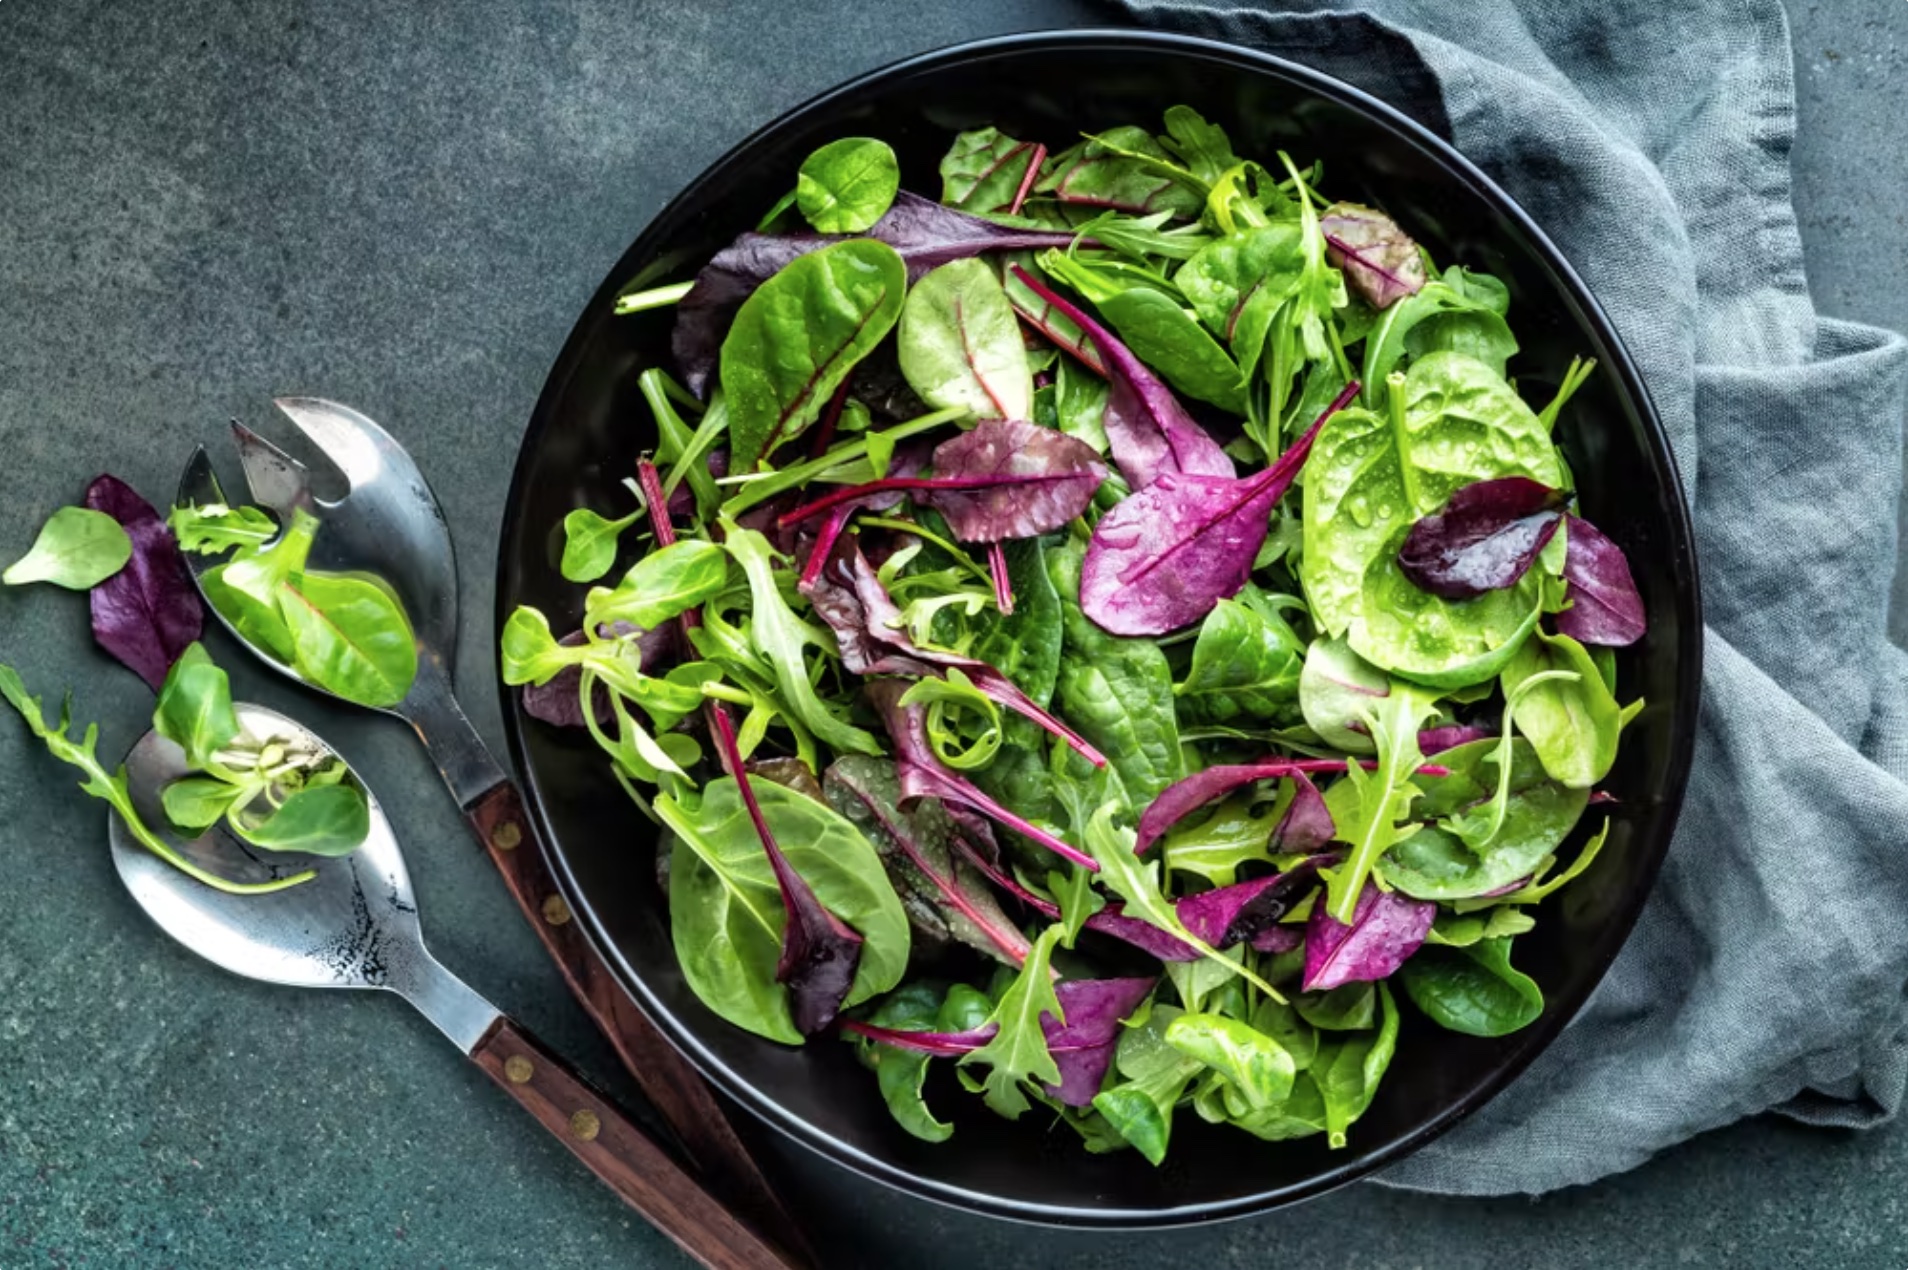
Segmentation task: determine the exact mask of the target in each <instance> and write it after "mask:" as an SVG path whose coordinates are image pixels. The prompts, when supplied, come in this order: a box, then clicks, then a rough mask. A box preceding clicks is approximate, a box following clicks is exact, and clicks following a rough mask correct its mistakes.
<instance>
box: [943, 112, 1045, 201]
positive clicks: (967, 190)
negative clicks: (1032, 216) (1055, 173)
mask: <svg viewBox="0 0 1908 1270" xmlns="http://www.w3.org/2000/svg"><path fill="white" fill-rule="evenodd" d="M1046 157H1047V148H1046V147H1045V146H1043V145H1041V144H1039V143H1038V142H1034V141H1016V140H1014V139H1013V138H1012V137H1010V136H1008V135H1007V134H1006V133H1004V132H1002V131H1001V130H1000V129H998V128H977V129H974V130H973V131H971V132H963V133H961V134H960V135H959V136H957V137H955V138H954V144H953V146H952V147H950V148H949V149H948V152H947V154H946V155H945V156H943V157H942V159H941V202H943V203H945V204H947V205H948V206H949V207H958V208H961V209H962V210H964V211H969V212H980V213H985V212H997V211H1001V210H1003V209H1005V210H1007V211H1009V212H1017V211H1019V210H1020V204H1021V202H1022V201H1024V200H1025V199H1026V197H1027V192H1028V191H1029V190H1031V189H1032V188H1033V183H1034V180H1035V178H1036V177H1037V176H1038V175H1039V172H1040V165H1041V164H1042V163H1043V162H1044V161H1045V160H1046Z"/></svg>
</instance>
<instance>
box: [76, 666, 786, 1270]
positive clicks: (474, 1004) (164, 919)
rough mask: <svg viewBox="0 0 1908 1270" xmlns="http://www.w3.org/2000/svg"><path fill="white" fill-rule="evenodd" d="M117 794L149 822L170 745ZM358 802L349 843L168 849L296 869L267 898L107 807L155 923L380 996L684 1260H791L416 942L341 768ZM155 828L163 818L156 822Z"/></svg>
mask: <svg viewBox="0 0 1908 1270" xmlns="http://www.w3.org/2000/svg"><path fill="white" fill-rule="evenodd" d="M235 711H236V713H237V715H238V718H239V722H240V724H241V726H242V727H243V728H244V730H245V731H246V732H247V733H249V734H250V735H252V736H253V737H256V738H258V739H259V740H261V741H266V742H271V741H282V742H285V743H286V744H287V745H288V746H292V747H297V748H309V749H316V750H320V751H325V750H328V747H326V746H325V744H324V742H323V741H322V740H320V739H319V738H318V737H317V736H316V735H315V734H313V733H312V732H310V731H309V730H307V729H305V728H303V727H301V726H300V725H299V724H297V723H296V722H294V721H293V720H291V719H288V718H286V717H285V716H284V715H281V714H278V713H277V712H276V711H272V710H267V709H265V708H263V707H261V706H255V705H250V704H246V703H237V704H236V705H235ZM125 771H126V775H127V782H128V788H129V790H130V792H131V795H132V799H133V805H134V807H135V809H136V810H137V811H138V812H139V813H140V816H141V818H142V819H144V820H146V822H147V823H148V824H150V825H153V826H155V828H156V827H158V826H163V825H165V824H166V823H167V820H166V816H165V813H164V810H163V808H162V806H161V803H160V792H161V790H163V789H164V787H165V786H166V784H167V783H168V782H170V781H172V780H175V779H177V778H178V777H181V776H183V775H185V774H186V772H187V765H186V762H185V755H184V753H183V752H182V751H181V750H180V749H179V747H178V746H176V745H174V744H173V743H172V742H170V741H168V740H166V739H164V738H163V737H161V736H160V735H159V734H158V733H157V732H147V733H146V735H145V736H143V737H142V738H140V740H139V741H138V742H137V743H136V744H135V745H134V746H133V748H132V750H131V752H130V753H128V754H127V756H126V767H125ZM351 775H352V777H353V779H355V780H356V781H357V784H358V785H359V787H360V788H361V789H363V791H364V795H365V801H366V802H367V804H368V805H369V808H370V823H371V827H370V832H369V834H368V835H367V836H366V838H365V840H364V843H363V845H362V846H360V847H359V848H358V849H357V850H356V851H354V852H352V853H351V854H350V855H347V856H341V857H307V856H302V855H287V856H282V857H273V856H272V855H271V854H270V853H266V854H265V857H264V858H261V855H260V854H259V853H255V852H253V851H251V850H250V849H249V848H247V847H246V846H245V844H243V843H241V842H240V841H239V840H238V839H237V838H235V837H234V836H232V834H231V832H230V831H229V830H227V829H225V828H223V827H222V826H221V827H218V828H215V829H213V830H211V831H208V832H207V833H205V834H203V835H201V836H200V837H199V838H197V839H195V840H193V841H191V842H187V843H182V844H178V849H179V851H180V853H181V854H182V855H185V856H186V857H187V858H188V859H191V860H192V861H193V862H194V863H196V864H198V865H200V866H202V867H206V868H210V869H215V870H217V871H218V872H219V873H221V874H223V875H225V876H228V877H231V878H233V879H235V880H238V881H246V882H257V881H266V880H269V879H273V878H280V877H285V876H289V875H290V874H292V873H295V872H298V871H302V870H304V869H307V868H309V869H311V870H313V872H314V873H315V876H314V877H312V878H311V880H309V881H307V882H303V883H300V884H299V885H297V886H293V887H290V888H288V889H286V890H282V891H276V892H272V893H270V894H267V895H231V894H227V893H225V892H223V891H219V890H215V889H214V888H212V887H209V886H206V885H204V884H203V883H201V882H198V881H196V880H194V879H193V878H191V877H189V876H187V875H186V874H185V873H182V872H181V871H179V870H178V869H177V868H174V867H173V866H172V865H170V864H168V863H166V862H165V861H164V860H161V859H160V858H159V857H158V856H156V855H154V854H153V853H152V852H150V851H148V850H147V849H146V848H145V847H144V846H142V845H141V844H140V843H139V842H138V840H137V839H135V838H134V837H133V836H132V834H131V833H130V832H129V831H128V830H127V829H126V827H125V824H124V822H123V821H122V820H121V819H120V818H119V817H118V816H116V815H109V816H108V820H109V823H110V825H111V838H112V853H113V864H114V867H115V868H116V869H117V870H118V872H119V876H120V880H121V881H122V882H124V883H125V884H126V889H127V890H128V891H130V892H131V893H132V896H133V899H134V900H135V901H136V902H137V903H138V904H139V906H140V907H141V908H142V909H144V910H145V911H146V914H147V915H148V916H150V917H151V918H152V919H153V921H154V922H156V923H157V924H158V925H159V927H160V928H161V929H162V930H164V931H165V932H166V933H167V934H168V935H170V936H172V937H173V938H174V939H176V940H177V941H178V942H179V943H181V944H184V945H185V946H186V947H187V948H189V949H191V950H192V951H193V952H195V953H197V954H199V955H200V956H201V957H204V958H205V959H206V960H208V961H210V962H212V963H213V964H215V965H218V966H220V967H222V968H224V969H226V970H229V971H231V972H233V973H234V974H239V975H244V976H246V977H247V978H252V979H260V980H264V981H265V982H268V983H278V984H287V985H293V986H298V987H308V988H359V989H366V988H375V989H382V990H384V991H388V992H395V993H396V994H398V995H399V996H401V997H403V998H404V999H405V1000H406V1001H409V1002H410V1003H411V1004H412V1005H413V1006H415V1007H416V1008H417V1009H418V1011H419V1012H420V1013H422V1014H423V1015H424V1016H425V1017H426V1018H428V1019H429V1020H430V1021H431V1022H432V1023H433V1024H435V1025H436V1027H437V1028H438V1030H439V1031H441V1032H442V1033H443V1034H444V1035H445V1036H446V1037H448V1038H449V1039H450V1041H451V1042H452V1043H453V1044H455V1045H456V1046H457V1047H458V1049H459V1050H461V1051H462V1052H463V1053H464V1054H466V1055H468V1056H469V1058H470V1059H471V1061H472V1062H474V1063H476V1064H477V1066H478V1067H480V1068H482V1069H483V1071H484V1074H485V1075H487V1076H489V1077H490V1078H491V1079H492V1080H493V1081H495V1082H496V1084H497V1086H498V1087H499V1088H500V1089H502V1090H503V1091H504V1092H505V1093H507V1094H509V1095H510V1097H511V1098H512V1099H514V1100H515V1101H516V1102H517V1103H518V1105H520V1106H522V1107H523V1108H524V1109H525V1110H526V1111H528V1112H529V1113H530V1114H531V1115H532V1116H534V1117H536V1119H537V1121H538V1122H539V1123H540V1124H542V1125H543V1127H544V1128H545V1129H547V1130H548V1131H549V1132H550V1133H551V1134H552V1135H553V1136H554V1137H556V1138H557V1139H558V1141H560V1142H562V1144H563V1145H564V1147H565V1148H566V1149H567V1150H569V1152H570V1153H571V1154H572V1155H574V1156H576V1158H577V1159H579V1160H581V1161H582V1162H583V1164H584V1165H585V1166H587V1167H588V1168H589V1169H590V1171H591V1172H593V1173H595V1174H596V1176H597V1177H598V1178H600V1179H602V1181H603V1182H604V1183H605V1184H606V1185H608V1186H609V1187H610V1189H612V1190H613V1191H615V1192H616V1194H617V1195H618V1196H620V1197H621V1198H622V1199H623V1200H624V1202H626V1203H627V1204H629V1205H630V1207H632V1208H634V1209H635V1210H636V1211H637V1212H639V1213H641V1214H642V1215H643V1216H644V1217H645V1218H647V1219H648V1220H649V1221H650V1223H651V1224H653V1225H654V1226H655V1227H656V1228H657V1229H658V1230H660V1231H662V1232H663V1233H664V1234H665V1235H667V1236H669V1237H670V1238H671V1239H673V1240H674V1241H675V1242H676V1243H677V1244H678V1245H679V1246H680V1247H681V1248H682V1249H683V1251H685V1252H687V1253H688V1254H689V1255H690V1256H691V1257H693V1258H695V1259H696V1260H697V1261H698V1262H699V1263H700V1264H702V1265H704V1266H709V1267H716V1268H718V1270H792V1267H794V1266H795V1265H796V1264H797V1263H795V1262H793V1261H791V1260H789V1259H788V1258H786V1257H785V1256H784V1255H783V1254H782V1253H780V1252H778V1251H776V1250H775V1249H774V1248H772V1247H770V1246H769V1245H768V1244H767V1243H765V1242H763V1241H762V1239H761V1238H760V1237H758V1236H757V1235H756V1234H755V1233H754V1232H753V1231H751V1230H750V1229H749V1228H748V1227H747V1226H745V1225H743V1224H742V1223H741V1222H740V1221H739V1220H738V1219H737V1218H736V1217H735V1215H734V1214H732V1213H730V1212H729V1211H728V1210H727V1209H726V1208H724V1207H723V1205H722V1203H721V1202H720V1201H719V1200H717V1199H716V1198H715V1197H714V1196H712V1195H710V1194H709V1193H708V1192H707V1191H706V1190H704V1189H703V1188H702V1186H701V1184H700V1183H699V1182H698V1181H696V1179H695V1178H694V1177H692V1176H691V1175H690V1174H689V1173H687V1172H686V1171H684V1170H683V1168H682V1167H681V1166H680V1165H678V1164H677V1163H676V1162H675V1161H674V1160H673V1159H671V1158H670V1156H669V1155H668V1154H667V1153H666V1152H664V1151H663V1150H662V1148H660V1147H659V1146H657V1145H656V1144H655V1143H654V1142H652V1141H651V1140H650V1139H649V1137H648V1136H647V1135H646V1134H645V1133H644V1132H643V1130H642V1129H640V1128H638V1127H637V1126H636V1125H635V1124H633V1123H631V1122H630V1120H629V1119H628V1118H627V1117H625V1116H624V1114H623V1113H622V1112H621V1111H620V1110H618V1109H617V1108H616V1107H615V1106H614V1105H612V1104H611V1103H610V1102H608V1101H607V1100H606V1099H604V1098H603V1097H602V1096H601V1095H600V1094H598V1093H597V1092H596V1091H595V1090H594V1089H592V1088H591V1087H590V1086H589V1085H587V1084H586V1083H584V1081H583V1079H582V1078H581V1077H579V1076H578V1075H577V1074H576V1073H575V1072H574V1071H572V1070H571V1069H570V1068H569V1067H568V1065H567V1064H565V1063H564V1062H563V1060H562V1059H560V1058H558V1057H557V1056H556V1055H555V1054H554V1053H553V1052H552V1051H550V1050H549V1049H548V1048H546V1047H545V1046H544V1045H543V1044H542V1042H540V1041H538V1040H537V1039H536V1037H534V1036H532V1035H531V1034H530V1033H529V1032H527V1031H526V1030H525V1029H524V1028H523V1027H522V1026H521V1025H519V1024H518V1023H516V1022H515V1021H513V1020H512V1019H510V1018H509V1017H507V1016H506V1015H504V1014H503V1013H502V1012H501V1011H500V1010H498V1009H497V1007H496V1006H494V1005H492V1004H491V1003H490V1002H489V1001H486V1000H485V999H484V998H483V997H481V996H479V995H478V994H477V993H476V992H475V991H474V990H472V989H471V988H470V987H469V986H468V985H467V984H465V983H464V982H463V981H462V980H460V979H458V978H457V977H456V976H455V975H453V974H452V973H451V972H450V971H449V970H447V969H445V968H444V966H443V965H442V964H441V963H440V962H438V961H437V959H436V958H434V957H432V956H431V954H430V953H429V952H428V951H427V950H426V949H425V946H424V940H423V936H422V933H421V931H420V928H419V924H418V912H417V901H416V897H415V895H414V893H413V892H412V889H411V879H410V875H409V873H408V872H407V870H406V869H405V866H404V856H403V853H402V851H401V850H400V849H399V846H398V843H397V839H396V838H395V837H394V836H393V834H392V831H391V825H390V822H389V821H388V820H387V819H386V818H385V815H384V812H383V810H382V809H381V808H380V806H379V804H378V800H377V797H376V796H375V795H374V794H373V793H372V792H371V790H370V787H369V786H367V785H366V784H365V783H364V781H363V779H362V778H361V777H359V776H358V774H357V773H356V772H355V771H354V772H352V773H351ZM159 831H160V832H164V830H159Z"/></svg>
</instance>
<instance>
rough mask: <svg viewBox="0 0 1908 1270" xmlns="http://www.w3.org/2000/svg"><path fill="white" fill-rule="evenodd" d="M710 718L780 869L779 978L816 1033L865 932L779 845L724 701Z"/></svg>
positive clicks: (846, 979)
mask: <svg viewBox="0 0 1908 1270" xmlns="http://www.w3.org/2000/svg"><path fill="white" fill-rule="evenodd" d="M709 721H710V724H711V727H710V731H711V732H713V733H714V734H715V738H716V745H717V748H718V749H719V751H720V752H721V754H722V762H723V766H725V767H727V768H728V769H729V775H730V776H732V777H733V778H734V779H735V784H736V788H737V790H739V791H740V792H741V794H742V804H743V806H745V807H747V808H748V811H749V819H750V820H752V821H754V822H755V832H756V836H757V837H759V838H761V840H762V850H763V851H764V852H766V853H767V855H768V860H769V867H770V868H771V869H773V870H774V871H775V884H776V886H777V887H779V888H780V890H781V892H782V908H783V910H784V912H785V913H786V915H787V920H786V921H785V922H784V923H783V925H782V957H781V960H780V961H779V962H777V963H776V966H775V981H776V982H777V983H779V984H781V985H783V986H784V987H785V988H787V989H788V1009H789V1015H790V1017H791V1018H792V1019H793V1021H794V1023H795V1030H796V1031H798V1032H800V1033H801V1034H802V1035H803V1036H813V1035H814V1034H815V1033H817V1032H819V1031H821V1030H822V1029H823V1028H826V1027H827V1026H828V1025H829V1024H831V1023H833V1022H834V1021H835V1016H836V1015H838V1014H840V1013H841V1003H842V1002H843V1001H844V1000H846V999H847V997H848V989H849V988H850V987H851V986H853V984H854V981H855V970H856V968H857V967H859V966H860V964H861V936H860V935H859V934H857V933H856V932H855V931H854V930H853V929H851V928H850V927H849V926H848V924H847V923H846V922H844V921H842V920H841V919H840V918H839V917H836V916H835V915H834V914H833V913H831V912H829V911H828V909H827V908H826V907H825V906H824V905H823V904H822V902H821V900H820V899H818V898H816V895H815V891H814V888H813V887H811V886H809V885H808V882H807V880H806V879H805V878H803V877H802V875H801V874H799V873H797V872H796V871H795V868H794V866H793V865H791V864H789V862H788V857H787V856H785V855H783V854H782V849H781V847H779V846H777V845H776V842H775V835H774V834H773V833H772V832H770V830H769V824H768V820H767V819H766V818H765V817H764V816H763V815H762V808H761V805H760V804H759V803H757V802H756V801H755V790H754V789H752V788H751V787H750V785H749V774H748V771H747V769H746V768H745V767H744V766H743V763H742V754H741V751H740V750H739V749H738V748H737V747H736V743H735V724H734V723H733V722H731V720H730V719H729V711H728V708H727V707H726V706H724V705H723V704H722V703H721V702H719V701H712V702H710V703H709Z"/></svg>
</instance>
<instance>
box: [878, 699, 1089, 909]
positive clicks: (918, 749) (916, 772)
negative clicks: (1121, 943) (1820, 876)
mask: <svg viewBox="0 0 1908 1270" xmlns="http://www.w3.org/2000/svg"><path fill="white" fill-rule="evenodd" d="M907 690H908V685H907V684H905V683H902V682H901V681H900V680H896V679H871V680H869V681H868V682H867V683H866V684H865V685H863V687H862V691H863V692H865V693H866V694H867V696H868V700H869V702H870V703H871V704H873V706H874V707H875V709H876V710H877V711H878V712H879V713H880V715H881V718H882V721H883V722H884V723H886V724H887V727H888V735H889V736H890V737H892V738H893V740H894V752H895V771H896V774H897V775H899V776H900V778H901V794H902V797H903V799H904V800H910V799H915V798H938V799H940V800H941V801H942V802H948V803H959V804H961V805H962V806H963V807H968V808H971V809H972V810H974V811H977V812H979V813H981V814H982V815H983V816H986V817H987V818H988V819H990V820H992V821H994V822H995V823H997V824H1001V825H1005V826H1006V827H1007V828H1009V829H1012V830H1013V831H1014V832H1015V833H1018V834H1020V835H1021V836H1022V837H1024V838H1026V839H1028V840H1029V841H1031V842H1036V843H1038V844H1039V845H1041V846H1043V847H1045V848H1047V850H1049V851H1051V852H1053V853H1054V854H1055V855H1058V856H1060V857H1061V858H1062V859H1064V860H1068V861H1071V862H1072V863H1074V864H1077V865H1079V866H1080V867H1081V868H1083V869H1087V870H1089V871H1091V872H1095V873H1097V872H1099V869H1100V863H1099V861H1097V860H1095V859H1094V858H1093V857H1092V856H1090V855H1087V854H1086V853H1085V852H1083V851H1080V850H1079V849H1077V848H1075V847H1072V846H1069V845H1068V844H1067V843H1066V842H1065V841H1063V840H1061V839H1060V838H1056V837H1055V836H1054V835H1053V834H1051V833H1049V832H1047V831H1046V830H1045V829H1042V828H1041V827H1040V826H1038V825H1036V824H1032V823H1030V822H1028V821H1027V820H1025V819H1023V818H1022V817H1020V816H1017V815H1015V814H1014V813H1013V812H1011V811H1009V810H1008V809H1007V808H1005V807H1003V806H1001V805H1000V804H999V803H997V802H995V801H994V800H993V799H992V798H989V797H988V796H987V795H986V794H985V793H983V792H982V791H981V789H980V788H979V787H978V786H976V785H975V784H974V783H973V782H972V781H970V780H968V779H967V778H966V777H965V776H962V775H961V774H960V773H958V772H954V771H950V770H949V769H948V768H947V767H946V766H945V765H944V764H942V762H941V760H940V759H938V758H936V757H935V755H934V750H933V747H931V746H930V745H929V744H928V739H927V707H925V706H920V705H912V706H904V705H902V704H901V697H902V695H903V694H904V693H906V692H907Z"/></svg>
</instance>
